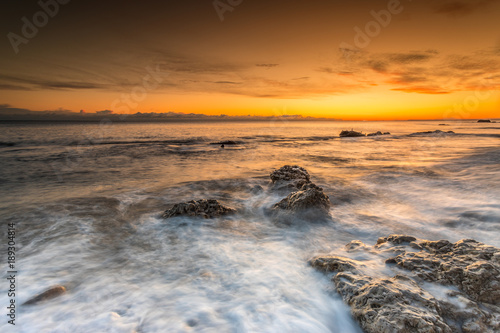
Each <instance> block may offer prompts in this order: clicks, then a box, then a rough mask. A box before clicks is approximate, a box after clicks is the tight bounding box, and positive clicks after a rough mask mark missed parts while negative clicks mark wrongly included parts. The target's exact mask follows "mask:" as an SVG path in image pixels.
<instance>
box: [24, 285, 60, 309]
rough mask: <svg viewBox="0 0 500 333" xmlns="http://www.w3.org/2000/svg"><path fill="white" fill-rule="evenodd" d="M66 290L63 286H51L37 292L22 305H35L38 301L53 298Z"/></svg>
mask: <svg viewBox="0 0 500 333" xmlns="http://www.w3.org/2000/svg"><path fill="white" fill-rule="evenodd" d="M65 292H66V288H65V287H63V286H53V287H51V288H50V289H48V290H46V291H44V292H43V293H41V294H38V295H36V296H34V297H32V298H30V299H29V300H27V301H26V302H24V303H23V305H35V304H38V303H40V302H44V301H47V300H49V299H52V298H55V297H57V296H60V295H62V294H64V293H65Z"/></svg>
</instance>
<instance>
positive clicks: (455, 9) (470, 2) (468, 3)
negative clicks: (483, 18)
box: [434, 0, 497, 16]
mask: <svg viewBox="0 0 500 333" xmlns="http://www.w3.org/2000/svg"><path fill="white" fill-rule="evenodd" d="M495 1H497V0H460V1H447V2H445V3H442V4H438V5H435V7H434V12H435V13H437V14H445V15H450V16H464V15H468V14H471V13H473V12H475V11H477V10H479V9H483V8H485V7H487V6H488V5H489V4H490V3H492V2H495Z"/></svg>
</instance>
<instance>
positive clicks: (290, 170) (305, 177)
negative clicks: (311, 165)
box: [269, 165, 310, 191]
mask: <svg viewBox="0 0 500 333" xmlns="http://www.w3.org/2000/svg"><path fill="white" fill-rule="evenodd" d="M269 176H270V177H271V183H272V185H271V189H272V190H288V191H290V190H298V189H300V188H301V187H302V186H303V185H304V184H307V183H310V176H309V173H308V172H307V170H306V169H304V168H302V167H300V166H298V165H285V166H283V167H281V168H279V169H277V170H274V171H273V172H271V174H270V175H269Z"/></svg>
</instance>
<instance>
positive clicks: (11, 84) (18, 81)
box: [0, 74, 104, 90]
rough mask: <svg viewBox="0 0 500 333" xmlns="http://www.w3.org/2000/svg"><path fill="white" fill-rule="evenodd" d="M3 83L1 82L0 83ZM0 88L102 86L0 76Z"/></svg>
mask: <svg viewBox="0 0 500 333" xmlns="http://www.w3.org/2000/svg"><path fill="white" fill-rule="evenodd" d="M1 81H3V82H1ZM0 87H3V89H5V90H40V89H63V90H66V89H72V90H76V89H102V88H104V86H103V85H100V84H95V83H91V82H76V81H49V80H42V79H37V78H32V77H21V76H19V77H15V76H11V75H3V74H0Z"/></svg>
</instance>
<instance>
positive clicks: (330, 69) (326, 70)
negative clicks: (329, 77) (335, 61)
mask: <svg viewBox="0 0 500 333" xmlns="http://www.w3.org/2000/svg"><path fill="white" fill-rule="evenodd" d="M317 71H318V72H322V73H328V74H334V73H335V71H334V70H333V69H332V68H331V67H321V68H318V69H317Z"/></svg>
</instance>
